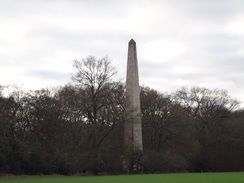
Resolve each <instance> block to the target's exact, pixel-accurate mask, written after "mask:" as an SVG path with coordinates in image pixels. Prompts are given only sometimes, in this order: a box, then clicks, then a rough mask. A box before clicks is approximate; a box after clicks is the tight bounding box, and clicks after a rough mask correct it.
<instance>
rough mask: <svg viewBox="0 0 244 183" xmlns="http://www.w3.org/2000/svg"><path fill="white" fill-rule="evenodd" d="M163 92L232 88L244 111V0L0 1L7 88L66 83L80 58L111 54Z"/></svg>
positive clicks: (2, 74)
mask: <svg viewBox="0 0 244 183" xmlns="http://www.w3.org/2000/svg"><path fill="white" fill-rule="evenodd" d="M131 38H133V39H134V40H135V41H136V43H137V55H138V62H139V75H140V84H141V85H143V86H148V87H151V88H153V89H156V90H158V91H159V92H163V93H171V92H174V91H176V90H178V89H181V88H182V87H188V88H191V87H193V86H199V87H206V88H209V89H215V88H217V89H223V90H227V91H228V92H229V94H230V95H231V96H232V97H233V98H237V99H238V100H239V101H240V102H241V106H243V107H244V71H243V69H244V0H39V1H37V0H0V85H12V84H16V85H20V86H21V87H22V88H23V89H26V90H30V89H32V90H36V89H41V88H47V87H55V86H59V85H61V86H62V85H65V84H67V83H69V82H70V81H71V79H70V78H71V74H72V73H74V72H75V70H74V68H73V62H74V60H81V59H82V58H87V57H88V56H89V55H93V56H95V57H97V58H102V57H104V56H108V57H109V58H110V59H111V60H112V65H114V66H115V67H116V68H117V69H118V74H117V76H116V77H115V78H114V80H115V81H116V80H120V81H122V82H124V81H125V75H126V64H127V51H128V42H129V41H130V39H131Z"/></svg>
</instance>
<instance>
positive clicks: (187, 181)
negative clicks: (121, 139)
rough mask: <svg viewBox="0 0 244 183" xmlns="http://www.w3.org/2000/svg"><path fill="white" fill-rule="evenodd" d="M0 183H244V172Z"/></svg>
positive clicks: (1, 182)
mask: <svg viewBox="0 0 244 183" xmlns="http://www.w3.org/2000/svg"><path fill="white" fill-rule="evenodd" d="M0 183H244V172H238V173H237V172H236V173H181V174H155V175H118V176H93V177H78V176H77V177H73V176H67V177H63V176H56V177H55V176H42V177H37V176H33V177H14V178H0Z"/></svg>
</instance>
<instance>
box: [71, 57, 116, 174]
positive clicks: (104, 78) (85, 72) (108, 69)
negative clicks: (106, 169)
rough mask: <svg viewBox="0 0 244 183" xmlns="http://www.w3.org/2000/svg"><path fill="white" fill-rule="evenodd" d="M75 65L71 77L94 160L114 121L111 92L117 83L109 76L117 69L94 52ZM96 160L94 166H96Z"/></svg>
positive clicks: (114, 101) (114, 109) (107, 59)
mask: <svg viewBox="0 0 244 183" xmlns="http://www.w3.org/2000/svg"><path fill="white" fill-rule="evenodd" d="M74 68H75V69H76V73H75V74H73V75H72V80H73V81H74V82H75V83H76V84H77V86H78V88H79V89H80V100H81V103H82V104H81V110H82V114H83V120H84V123H86V124H87V125H86V128H87V131H90V134H89V137H90V142H91V151H92V154H93V156H95V158H94V159H95V161H97V159H98V154H99V148H100V146H101V144H102V143H103V141H104V140H105V139H106V137H107V136H108V135H109V134H110V133H111V131H112V130H113V128H114V126H115V124H116V120H115V118H114V117H112V116H111V115H114V114H115V113H117V112H116V110H118V108H117V106H118V103H117V100H118V99H116V97H114V95H115V93H116V92H117V89H116V88H117V87H118V86H119V83H111V79H112V77H113V76H114V75H115V74H116V73H117V69H116V68H115V67H114V66H112V64H111V60H110V59H109V58H108V57H104V58H101V59H96V58H95V57H94V56H89V57H87V58H86V59H82V60H81V61H77V60H76V61H75V62H74ZM96 163H97V162H94V165H93V167H95V166H97V165H95V164H96ZM94 171H96V170H94Z"/></svg>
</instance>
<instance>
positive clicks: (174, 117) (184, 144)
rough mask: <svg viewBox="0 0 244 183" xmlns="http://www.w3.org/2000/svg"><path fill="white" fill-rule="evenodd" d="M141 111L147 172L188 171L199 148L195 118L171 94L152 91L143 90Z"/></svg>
mask: <svg viewBox="0 0 244 183" xmlns="http://www.w3.org/2000/svg"><path fill="white" fill-rule="evenodd" d="M141 110H142V124H143V141H144V144H143V145H144V154H145V158H146V165H147V171H149V172H151V173H155V172H177V171H178V172H179V171H187V170H188V169H189V167H190V165H191V160H192V159H193V158H195V156H196V154H197V152H198V149H199V146H198V143H197V141H196V139H195V129H194V127H193V123H192V122H193V121H192V118H191V117H190V116H188V115H187V113H186V111H185V109H184V108H182V107H181V106H180V105H179V104H178V103H175V102H174V101H172V100H171V96H170V95H164V94H161V93H159V92H157V91H156V90H153V89H150V88H142V89H141ZM152 154H153V156H152Z"/></svg>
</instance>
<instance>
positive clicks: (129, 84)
mask: <svg viewBox="0 0 244 183" xmlns="http://www.w3.org/2000/svg"><path fill="white" fill-rule="evenodd" d="M128 46H129V47H128V58H127V74H126V92H125V94H126V105H125V125H124V141H125V156H127V155H128V156H131V155H134V154H135V153H138V152H139V153H140V152H141V154H142V151H143V145H142V124H141V107H140V87H139V74H138V62H137V51H136V42H135V41H134V40H133V39H131V40H130V42H129V45H128ZM126 161H128V160H126ZM127 163H128V162H127Z"/></svg>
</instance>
